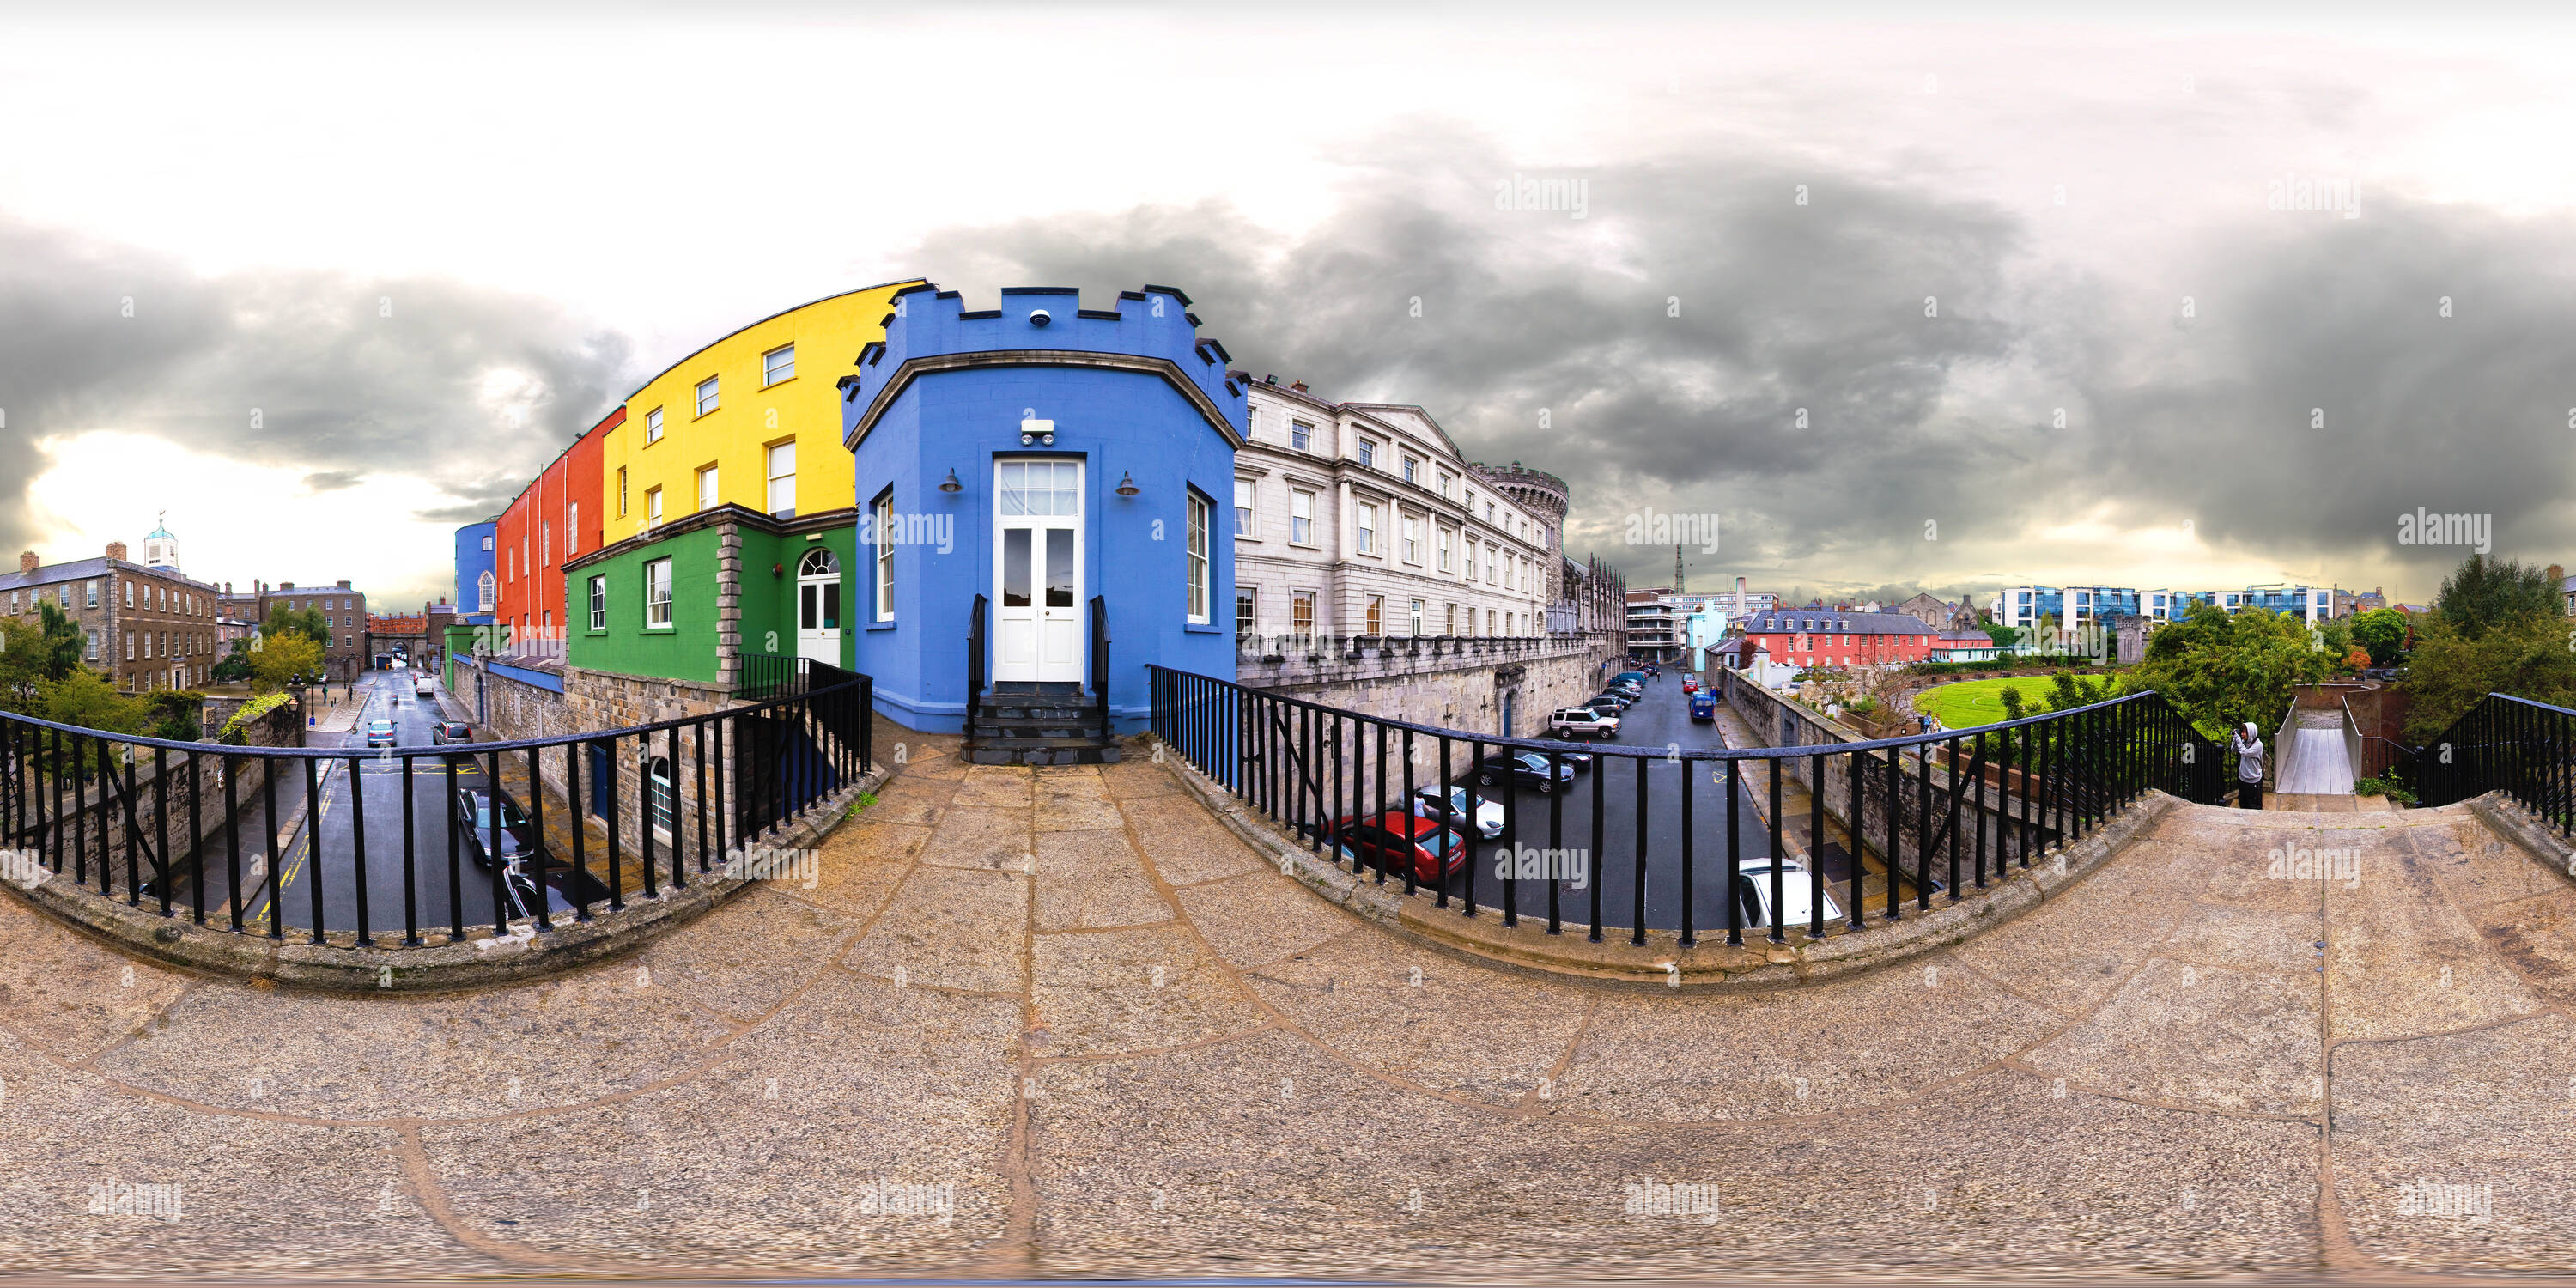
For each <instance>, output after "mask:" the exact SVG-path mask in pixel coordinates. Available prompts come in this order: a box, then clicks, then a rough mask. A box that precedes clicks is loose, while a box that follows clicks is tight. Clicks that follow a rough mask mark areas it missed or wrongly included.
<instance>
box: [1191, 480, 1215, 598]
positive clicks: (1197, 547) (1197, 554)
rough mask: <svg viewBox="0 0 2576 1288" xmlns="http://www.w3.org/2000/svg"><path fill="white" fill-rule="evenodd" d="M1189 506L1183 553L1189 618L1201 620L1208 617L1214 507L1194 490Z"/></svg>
mask: <svg viewBox="0 0 2576 1288" xmlns="http://www.w3.org/2000/svg"><path fill="white" fill-rule="evenodd" d="M1188 505H1189V534H1188V535H1189V544H1188V547H1187V549H1186V552H1185V553H1186V556H1187V558H1188V560H1189V590H1190V604H1189V609H1190V620H1191V621H1193V622H1201V623H1204V622H1206V621H1207V620H1208V595H1209V594H1210V593H1211V589H1212V588H1211V587H1210V585H1209V577H1208V574H1209V571H1210V570H1209V567H1208V523H1209V520H1210V517H1211V516H1210V515H1209V513H1208V512H1209V511H1210V510H1212V509H1213V508H1215V507H1213V506H1210V505H1209V504H1208V501H1207V498H1206V497H1203V496H1200V495H1199V494H1198V493H1196V492H1192V493H1190V495H1189V502H1188Z"/></svg>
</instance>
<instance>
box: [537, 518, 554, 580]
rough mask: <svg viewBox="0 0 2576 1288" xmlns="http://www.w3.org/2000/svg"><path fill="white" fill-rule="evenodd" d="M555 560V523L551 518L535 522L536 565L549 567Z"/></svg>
mask: <svg viewBox="0 0 2576 1288" xmlns="http://www.w3.org/2000/svg"><path fill="white" fill-rule="evenodd" d="M554 562H555V524H554V520H552V519H542V520H539V521H538V523H537V566H538V567H540V568H551V567H553V566H554Z"/></svg>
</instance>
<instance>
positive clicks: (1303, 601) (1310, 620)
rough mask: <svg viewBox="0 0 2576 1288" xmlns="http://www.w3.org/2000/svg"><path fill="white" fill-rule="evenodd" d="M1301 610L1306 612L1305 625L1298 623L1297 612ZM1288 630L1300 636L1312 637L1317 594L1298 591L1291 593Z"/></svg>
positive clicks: (1309, 591) (1289, 595)
mask: <svg viewBox="0 0 2576 1288" xmlns="http://www.w3.org/2000/svg"><path fill="white" fill-rule="evenodd" d="M1300 608H1302V609H1305V610H1306V620H1305V623H1304V624H1303V625H1300V624H1299V623H1298V621H1297V610H1298V609H1300ZM1288 629H1289V630H1290V631H1292V632H1294V633H1296V634H1299V635H1310V634H1313V633H1314V630H1315V592H1313V591H1311V590H1297V591H1290V592H1289V594H1288Z"/></svg>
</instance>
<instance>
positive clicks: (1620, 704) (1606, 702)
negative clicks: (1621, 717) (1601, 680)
mask: <svg viewBox="0 0 2576 1288" xmlns="http://www.w3.org/2000/svg"><path fill="white" fill-rule="evenodd" d="M1583 705H1585V706H1587V707H1590V708H1592V709H1593V710H1595V711H1607V712H1609V713H1610V714H1612V715H1614V716H1615V715H1617V714H1619V713H1620V712H1622V711H1625V710H1627V709H1628V708H1629V706H1631V705H1632V704H1631V703H1630V702H1629V701H1628V700H1627V699H1626V698H1623V697H1620V696H1619V695H1618V694H1615V693H1604V694H1602V695H1601V696H1599V697H1597V698H1592V699H1590V700H1588V701H1586V702H1585V703H1584V704H1583Z"/></svg>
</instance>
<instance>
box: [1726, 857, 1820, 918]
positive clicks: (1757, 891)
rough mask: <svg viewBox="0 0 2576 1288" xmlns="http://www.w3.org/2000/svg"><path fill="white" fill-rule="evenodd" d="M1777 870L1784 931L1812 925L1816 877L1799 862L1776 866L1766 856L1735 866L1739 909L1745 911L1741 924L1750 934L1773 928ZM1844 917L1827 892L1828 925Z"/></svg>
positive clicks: (1739, 860)
mask: <svg viewBox="0 0 2576 1288" xmlns="http://www.w3.org/2000/svg"><path fill="white" fill-rule="evenodd" d="M1775 866H1776V867H1777V868H1778V869H1779V870H1780V925H1781V928H1782V929H1784V930H1794V929H1796V928H1797V927H1800V926H1805V925H1809V924H1812V922H1811V920H1810V917H1809V913H1810V910H1811V909H1812V908H1813V907H1814V904H1813V903H1812V902H1811V901H1810V900H1811V898H1812V896H1813V895H1814V894H1815V877H1814V876H1813V875H1812V874H1811V873H1810V872H1809V871H1808V868H1807V865H1806V864H1804V863H1802V862H1800V861H1798V860H1796V859H1781V860H1778V861H1777V862H1776V863H1775V862H1774V861H1773V860H1772V859H1771V858H1769V857H1768V856H1764V857H1759V858H1749V859H1738V860H1736V863H1735V900H1736V906H1737V907H1739V908H1741V909H1742V910H1743V911H1742V912H1740V913H1739V914H1737V915H1739V916H1741V917H1742V918H1743V923H1742V924H1743V925H1744V927H1745V928H1746V929H1747V930H1748V931H1749V930H1751V929H1752V928H1753V927H1756V926H1761V927H1768V926H1770V924H1771V870H1772V868H1774V867H1775ZM1842 917H1843V910H1842V908H1841V906H1840V905H1838V904H1836V903H1835V902H1834V893H1833V891H1832V890H1831V889H1830V888H1829V889H1827V890H1826V891H1825V924H1826V925H1827V926H1831V925H1833V924H1834V923H1835V922H1837V921H1840V920H1841V919H1842Z"/></svg>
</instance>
